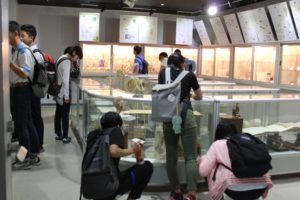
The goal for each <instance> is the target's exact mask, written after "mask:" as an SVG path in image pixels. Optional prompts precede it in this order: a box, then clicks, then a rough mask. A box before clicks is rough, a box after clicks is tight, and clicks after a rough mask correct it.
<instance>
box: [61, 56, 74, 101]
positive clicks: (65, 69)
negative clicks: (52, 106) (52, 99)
mask: <svg viewBox="0 0 300 200" xmlns="http://www.w3.org/2000/svg"><path fill="white" fill-rule="evenodd" d="M58 67H59V69H58V70H59V71H60V73H61V74H60V76H61V78H62V86H61V90H60V92H59V94H58V96H59V97H60V98H64V101H65V103H70V96H69V93H70V91H69V89H70V88H69V87H70V85H69V83H70V70H71V61H70V60H64V61H62V62H61V63H60V65H59V66H58Z"/></svg>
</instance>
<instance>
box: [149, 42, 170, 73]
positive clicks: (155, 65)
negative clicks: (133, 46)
mask: <svg viewBox="0 0 300 200" xmlns="http://www.w3.org/2000/svg"><path fill="white" fill-rule="evenodd" d="M161 52H166V53H167V54H168V55H171V53H172V48H171V47H164V46H162V47H154V46H145V49H144V55H145V59H146V60H147V62H148V63H149V66H148V71H149V74H158V73H159V71H160V66H161V63H160V61H159V59H158V56H159V54H160V53H161Z"/></svg>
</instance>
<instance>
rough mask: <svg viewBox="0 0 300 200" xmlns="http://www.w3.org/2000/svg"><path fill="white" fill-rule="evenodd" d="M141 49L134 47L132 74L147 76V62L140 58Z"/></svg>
mask: <svg viewBox="0 0 300 200" xmlns="http://www.w3.org/2000/svg"><path fill="white" fill-rule="evenodd" d="M141 53H142V47H140V46H134V47H133V54H134V55H135V59H134V68H133V73H134V74H148V62H147V61H146V60H145V58H144V57H143V56H142V54H141Z"/></svg>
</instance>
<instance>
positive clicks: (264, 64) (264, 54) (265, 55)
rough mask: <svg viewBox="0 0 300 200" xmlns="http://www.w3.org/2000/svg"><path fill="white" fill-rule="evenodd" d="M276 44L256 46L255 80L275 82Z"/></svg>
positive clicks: (254, 61)
mask: <svg viewBox="0 0 300 200" xmlns="http://www.w3.org/2000/svg"><path fill="white" fill-rule="evenodd" d="M276 53H277V47H276V46H255V47H254V60H253V80H254V81H259V82H267V83H274V76H275V66H276V56H277V55H276Z"/></svg>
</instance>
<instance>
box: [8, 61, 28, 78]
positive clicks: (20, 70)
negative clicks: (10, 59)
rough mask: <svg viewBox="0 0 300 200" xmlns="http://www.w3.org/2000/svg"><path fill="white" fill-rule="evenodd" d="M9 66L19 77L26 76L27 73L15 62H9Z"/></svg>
mask: <svg viewBox="0 0 300 200" xmlns="http://www.w3.org/2000/svg"><path fill="white" fill-rule="evenodd" d="M9 66H10V68H11V69H12V70H13V71H14V72H15V73H16V74H17V75H18V76H19V77H21V78H27V74H26V73H25V72H24V71H23V70H22V69H21V68H20V67H19V66H18V65H16V64H13V63H10V65H9Z"/></svg>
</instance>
